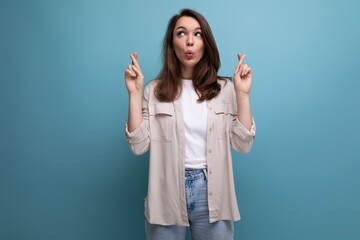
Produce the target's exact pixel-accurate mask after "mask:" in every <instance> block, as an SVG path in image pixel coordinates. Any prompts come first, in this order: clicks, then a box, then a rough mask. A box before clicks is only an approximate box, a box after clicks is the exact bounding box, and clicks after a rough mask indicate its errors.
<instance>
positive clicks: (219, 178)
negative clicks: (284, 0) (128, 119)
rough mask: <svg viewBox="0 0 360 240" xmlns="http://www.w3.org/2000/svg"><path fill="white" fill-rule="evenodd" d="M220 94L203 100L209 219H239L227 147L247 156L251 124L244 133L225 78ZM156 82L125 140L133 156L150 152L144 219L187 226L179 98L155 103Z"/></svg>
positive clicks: (148, 88) (147, 89)
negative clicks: (139, 119) (137, 123)
mask: <svg viewBox="0 0 360 240" xmlns="http://www.w3.org/2000/svg"><path fill="white" fill-rule="evenodd" d="M218 82H219V83H220V84H221V92H220V93H219V95H218V96H216V97H215V98H213V99H211V100H209V101H208V102H207V107H208V113H207V115H208V116H207V119H208V124H207V128H208V131H207V143H206V148H207V153H206V154H207V171H208V178H207V179H208V206H209V221H210V222H215V221H219V220H234V221H236V220H239V219H240V213H239V209H238V205H237V200H236V194H235V186H234V177H233V167H232V158H231V149H230V147H231V146H232V147H233V148H234V149H235V150H236V151H238V152H241V153H248V152H249V151H250V149H251V147H252V144H253V140H254V138H255V130H256V127H255V122H254V119H253V124H252V127H251V129H250V131H249V130H248V129H246V128H245V127H244V126H243V125H242V124H241V123H240V122H239V120H238V118H237V104H236V93H235V90H234V86H233V83H232V82H231V81H230V80H218ZM156 84H157V80H154V81H151V82H150V83H149V84H148V85H147V86H146V87H145V90H144V96H143V103H142V104H143V105H142V114H143V121H142V122H141V124H140V125H139V126H138V127H137V128H136V129H135V130H134V131H132V132H131V133H130V132H129V131H128V129H127V127H126V128H125V131H126V137H127V141H128V143H129V145H130V148H131V150H132V151H133V152H134V153H135V154H138V155H140V154H143V153H145V152H146V151H148V150H149V149H150V162H149V179H148V194H147V196H146V198H145V216H146V218H147V219H148V221H149V222H150V223H152V224H160V225H181V226H189V222H188V216H187V206H186V194H185V159H184V151H185V142H184V139H185V137H184V119H183V115H182V104H181V97H179V98H178V99H176V100H175V101H173V102H170V103H168V102H160V101H159V100H158V99H157V98H156V97H155V95H154V89H155V86H156Z"/></svg>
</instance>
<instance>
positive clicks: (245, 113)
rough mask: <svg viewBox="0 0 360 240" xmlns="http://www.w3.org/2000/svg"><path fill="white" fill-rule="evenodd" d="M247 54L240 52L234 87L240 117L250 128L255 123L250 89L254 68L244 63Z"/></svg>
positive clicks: (242, 122) (241, 121)
mask: <svg viewBox="0 0 360 240" xmlns="http://www.w3.org/2000/svg"><path fill="white" fill-rule="evenodd" d="M245 57H246V55H245V54H241V53H238V60H239V61H238V64H237V66H236V69H235V72H234V87H235V92H236V104H237V109H238V119H239V121H240V123H241V124H243V125H244V126H245V127H246V128H247V129H248V130H250V129H251V126H252V124H253V121H252V114H251V108H250V89H251V83H252V70H251V68H250V67H249V66H248V65H247V64H244V59H245Z"/></svg>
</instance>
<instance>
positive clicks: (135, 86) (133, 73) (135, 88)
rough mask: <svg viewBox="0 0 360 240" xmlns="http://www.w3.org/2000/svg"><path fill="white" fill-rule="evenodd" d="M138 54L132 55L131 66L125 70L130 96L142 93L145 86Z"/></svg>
mask: <svg viewBox="0 0 360 240" xmlns="http://www.w3.org/2000/svg"><path fill="white" fill-rule="evenodd" d="M137 57H138V54H137V52H134V54H130V59H131V61H132V63H131V64H129V66H128V67H127V69H126V70H125V84H126V88H127V90H128V92H129V94H133V93H140V94H141V93H142V88H143V86H144V75H143V74H142V72H141V68H140V65H139V63H138V61H137Z"/></svg>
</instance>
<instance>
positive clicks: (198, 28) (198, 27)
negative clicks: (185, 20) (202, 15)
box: [176, 26, 201, 30]
mask: <svg viewBox="0 0 360 240" xmlns="http://www.w3.org/2000/svg"><path fill="white" fill-rule="evenodd" d="M179 28H183V29H185V30H186V27H183V26H179V27H177V28H176V30H177V29H179ZM198 29H200V30H201V27H196V28H195V29H194V30H198Z"/></svg>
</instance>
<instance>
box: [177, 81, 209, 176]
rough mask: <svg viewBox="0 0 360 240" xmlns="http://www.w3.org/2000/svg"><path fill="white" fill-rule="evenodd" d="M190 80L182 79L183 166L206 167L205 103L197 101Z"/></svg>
mask: <svg viewBox="0 0 360 240" xmlns="http://www.w3.org/2000/svg"><path fill="white" fill-rule="evenodd" d="M198 98H199V96H198V95H197V94H196V92H195V89H194V87H193V84H192V80H185V79H183V80H182V97H181V100H182V108H183V114H184V124H185V168H197V169H202V168H206V130H207V104H206V101H203V102H198V101H197V99H198Z"/></svg>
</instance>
